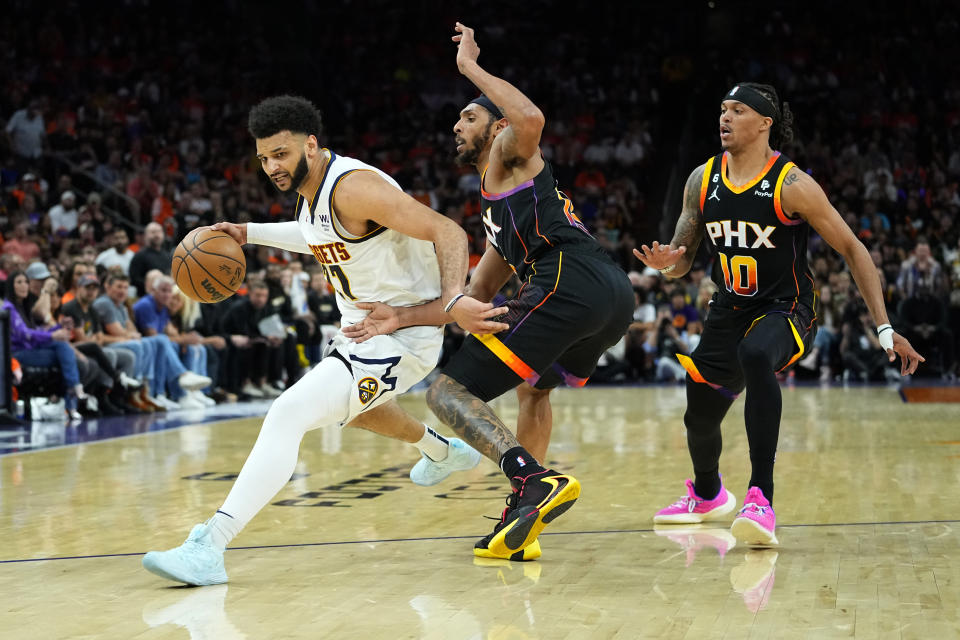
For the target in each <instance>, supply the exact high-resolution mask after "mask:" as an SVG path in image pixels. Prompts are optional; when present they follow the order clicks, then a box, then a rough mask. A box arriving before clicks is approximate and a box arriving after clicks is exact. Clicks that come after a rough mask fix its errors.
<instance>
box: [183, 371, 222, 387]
mask: <svg viewBox="0 0 960 640" xmlns="http://www.w3.org/2000/svg"><path fill="white" fill-rule="evenodd" d="M177 382H179V383H180V386H181V387H183V390H184V391H193V390H194V389H203V388H204V387H209V386H210V383H211V382H213V380H211V379H210V378H208V377H207V376H201V375H198V374H196V373H194V372H193V371H184V372H183V373H181V374H180V377H179V378H177Z"/></svg>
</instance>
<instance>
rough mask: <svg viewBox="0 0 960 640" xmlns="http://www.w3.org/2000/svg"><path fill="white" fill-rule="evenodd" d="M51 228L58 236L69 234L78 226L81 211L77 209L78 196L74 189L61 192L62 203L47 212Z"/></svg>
mask: <svg viewBox="0 0 960 640" xmlns="http://www.w3.org/2000/svg"><path fill="white" fill-rule="evenodd" d="M47 215H48V216H49V217H50V228H51V229H52V230H53V233H55V234H56V235H58V236H68V235H70V234H71V233H72V232H73V230H74V229H76V228H77V223H78V220H79V216H80V212H79V211H78V210H77V196H76V195H75V194H74V193H73V191H64V192H63V193H61V194H60V203H59V204H55V205H54V206H53V207H51V208H50V211H48V212H47Z"/></svg>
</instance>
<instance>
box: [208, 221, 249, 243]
mask: <svg viewBox="0 0 960 640" xmlns="http://www.w3.org/2000/svg"><path fill="white" fill-rule="evenodd" d="M207 228H208V229H213V230H214V231H223V232H224V233H225V234H227V235H228V236H230V237H231V238H233V239H234V240H236V242H237V244H239V245H245V244H247V225H245V224H234V223H232V222H218V223H216V224H213V225H210V226H209V227H207Z"/></svg>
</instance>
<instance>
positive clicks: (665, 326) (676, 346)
mask: <svg viewBox="0 0 960 640" xmlns="http://www.w3.org/2000/svg"><path fill="white" fill-rule="evenodd" d="M671 307H672V305H661V306H660V308H659V309H657V318H656V320H655V321H654V327H653V330H652V331H651V332H650V334H649V337H648V338H647V343H646V344H647V347H646V348H647V350H648V352H650V353H652V354H653V355H654V380H656V381H657V382H662V381H665V380H674V381H675V380H683V379H684V377H685V376H686V371H685V370H684V368H683V366H682V365H681V364H680V362H679V361H678V360H677V354H678V353H682V354H684V355H689V353H690V352H691V351H692V350H693V349H692V348H691V347H690V345H689V343H688V342H687V339H688V334H687V333H686V331H684V330H683V327H682V326H681V327H680V328H678V327H677V325H678V324H681V320H682V325H686V322H687V317H686V315H685V314H683V313H682V312H680V313H678V314H677V315H674V313H673V311H672V310H671Z"/></svg>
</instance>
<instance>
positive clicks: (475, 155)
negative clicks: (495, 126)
mask: <svg viewBox="0 0 960 640" xmlns="http://www.w3.org/2000/svg"><path fill="white" fill-rule="evenodd" d="M490 129H491V127H487V130H486V131H484V132H483V133H482V134H480V135H479V136H477V137H476V138H474V139H473V143H472V144H471V143H467V144H465V145H464V148H463V151H461V152H460V153H458V154H457V156H456V157H455V158H454V162H456V163H457V164H458V165H460V166H468V165H469V166H474V165H476V164H477V162H479V161H480V154H481V153H483V150H484V149H486V148H487V143H488V142H490V136H491V132H490ZM464 142H466V141H464Z"/></svg>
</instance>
